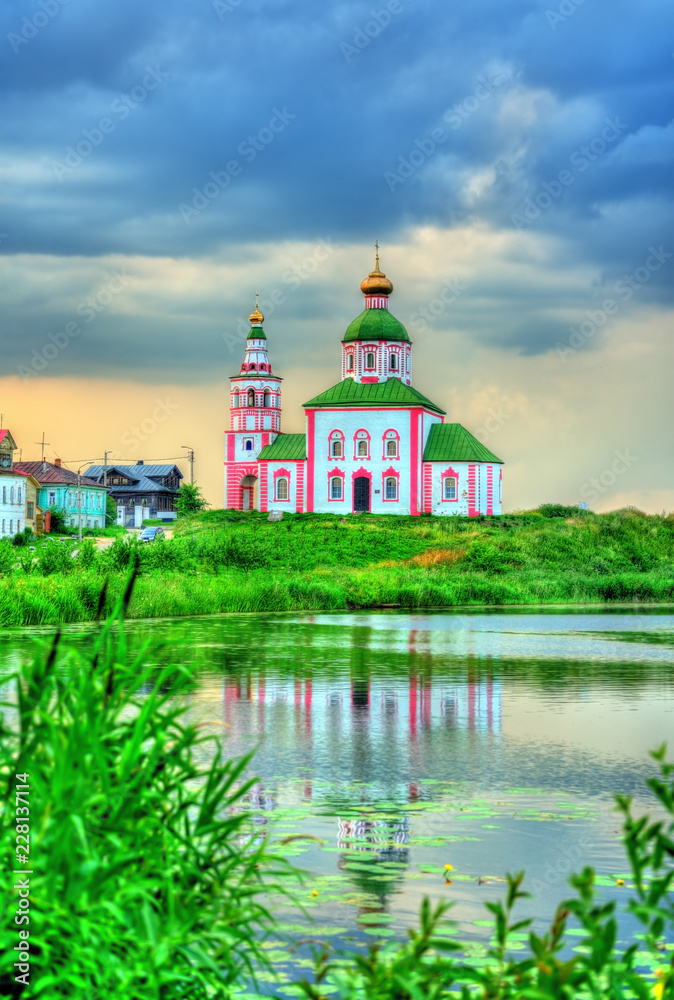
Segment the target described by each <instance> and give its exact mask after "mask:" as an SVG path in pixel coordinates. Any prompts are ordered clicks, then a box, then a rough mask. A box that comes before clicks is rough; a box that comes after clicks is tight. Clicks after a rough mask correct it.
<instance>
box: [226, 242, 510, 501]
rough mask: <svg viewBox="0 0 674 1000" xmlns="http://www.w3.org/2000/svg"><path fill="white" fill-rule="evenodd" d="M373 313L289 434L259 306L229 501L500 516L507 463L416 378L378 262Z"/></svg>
mask: <svg viewBox="0 0 674 1000" xmlns="http://www.w3.org/2000/svg"><path fill="white" fill-rule="evenodd" d="M360 287H361V291H362V292H363V294H364V296H365V308H364V310H363V312H362V313H361V314H360V316H358V317H357V318H356V319H355V320H353V322H352V323H351V324H350V325H349V326H348V328H347V330H346V333H345V334H344V337H343V339H342V350H341V379H340V381H339V382H337V384H336V385H334V386H332V387H331V388H330V389H327V390H326V391H325V392H322V393H319V394H318V395H317V396H314V397H313V398H312V399H310V400H309V401H308V402H306V403H305V404H304V411H305V424H306V429H305V432H304V433H303V434H283V433H282V431H281V382H282V379H281V378H280V377H279V376H278V375H274V374H273V372H272V365H271V361H270V358H269V352H268V348H267V337H266V334H265V332H264V328H263V322H264V317H263V315H262V314H261V312H260V311H259V309H258V307H257V305H256V307H255V311H254V312H253V313H252V314H251V316H250V322H251V329H250V333H249V334H248V338H247V341H246V349H245V354H244V359H243V362H242V364H241V369H240V371H239V373H238V375H234V376H232V378H231V389H230V429H229V430H228V431H226V432H225V506H226V507H228V508H234V509H236V510H252V509H255V510H260V511H271V510H278V511H283V510H285V511H292V512H316V513H324V514H350V513H360V512H365V511H369V512H371V513H377V514H412V515H419V514H422V513H428V514H439V515H452V514H462V515H464V516H469V517H470V516H472V517H474V516H477V515H479V514H500V513H501V502H502V468H503V463H502V461H501V459H500V458H497V457H496V455H494V454H492V452H490V451H489V450H488V449H487V448H486V447H485V446H484V445H483V444H481V442H480V441H478V440H477V438H475V437H473V435H472V434H470V433H469V431H467V430H466V429H465V428H464V427H462V426H461V424H455V423H447V422H446V421H445V411H444V410H443V409H441V407H439V406H437V405H436V404H435V403H433V402H431V400H430V399H427V398H426V397H425V396H423V395H422V394H421V393H420V392H419V391H418V390H417V389H415V388H414V386H413V385H412V342H411V341H410V338H409V336H408V333H407V330H406V329H405V327H404V326H403V325H402V323H400V322H399V321H398V320H397V319H396V318H395V317H394V316H393V315H392V313H391V312H390V310H389V296H390V294H391V292H392V291H393V285H392V283H391V281H390V280H389V279H388V278H387V277H386V275H385V274H384V273H383V272H382V271H381V270H380V267H379V254H377V256H376V259H375V268H374V270H373V271H371V272H370V274H369V275H368V276H367V278H365V280H364V281H363V282H362V283H361V286H360Z"/></svg>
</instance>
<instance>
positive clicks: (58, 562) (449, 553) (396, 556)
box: [0, 505, 674, 625]
mask: <svg viewBox="0 0 674 1000" xmlns="http://www.w3.org/2000/svg"><path fill="white" fill-rule="evenodd" d="M570 514H573V515H577V512H576V511H575V510H574V509H573V508H564V507H561V506H559V505H544V506H543V507H541V508H539V509H538V510H537V511H529V512H525V513H520V514H516V515H504V516H502V517H479V518H460V517H452V518H440V517H430V516H422V517H396V516H393V515H391V516H375V515H360V516H353V515H350V516H347V517H338V516H333V515H318V514H315V515H314V514H294V515H293V514H290V515H285V517H284V519H283V520H282V521H280V522H269V521H268V520H267V515H264V514H258V513H256V512H253V511H251V512H246V513H244V512H240V511H220V510H218V511H207V512H204V513H201V514H198V515H194V516H193V517H190V518H186V519H185V520H183V521H180V522H178V523H177V525H176V530H175V537H174V539H173V540H167V541H163V542H161V543H155V544H150V545H139V544H138V543H135V542H133V543H131V544H129V542H128V540H126V539H118V540H116V541H115V542H114V544H113V545H111V546H110V547H109V548H108V549H107V550H105V551H102V552H98V551H96V549H95V547H94V544H93V543H92V542H85V543H84V545H83V546H82V548H81V549H80V550H78V551H76V552H75V551H68V547H67V546H64V545H62V546H60V551H59V555H58V559H57V558H56V557H55V554H54V551H53V550H54V549H55V544H54V543H51V544H50V543H49V542H44V543H42V547H41V549H40V550H38V551H37V552H36V553H34V554H32V556H29V554H28V553H27V552H25V551H23V550H20V549H16V550H13V547H12V546H11V545H9V544H8V543H7V542H3V543H0V574H2V576H0V624H1V625H22V624H40V623H57V622H65V621H82V620H87V619H89V618H92V617H93V616H94V614H95V612H96V609H97V607H98V603H99V597H100V594H101V591H102V588H103V584H104V581H106V580H107V581H108V590H109V594H108V603H109V601H110V600H111V599H112V597H113V596H115V595H116V594H118V593H119V592H120V591H121V588H122V585H123V581H124V578H125V576H126V573H127V572H128V568H129V566H130V565H131V564H132V563H135V564H136V565H137V566H138V568H139V571H140V578H139V581H138V584H137V586H136V590H135V594H134V597H133V601H132V604H131V607H130V609H129V612H130V617H138V618H144V617H161V616H171V615H187V614H208V613H211V612H219V611H299V610H319V609H331V610H339V609H345V610H346V609H355V608H371V607H381V606H391V605H395V606H401V607H410V608H419V607H432V606H435V607H448V606H458V605H508V604H569V603H605V602H611V601H612V602H662V603H667V602H671V603H674V515H669V516H664V515H662V516H659V515H647V514H643V513H641V512H640V511H636V510H633V509H625V510H620V511H614V512H612V513H608V514H587V515H583V516H582V517H578V516H568V515H570ZM45 549H46V551H45Z"/></svg>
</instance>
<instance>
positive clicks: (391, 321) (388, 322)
mask: <svg viewBox="0 0 674 1000" xmlns="http://www.w3.org/2000/svg"><path fill="white" fill-rule="evenodd" d="M349 340H404V341H406V342H407V343H408V344H409V343H410V338H409V336H408V334H407V330H406V329H405V327H404V326H403V325H402V323H401V322H400V320H398V319H396V318H395V316H392V315H391V313H390V312H389V311H388V309H364V310H363V312H362V313H361V314H360V316H356V318H355V319H354V320H353V322H352V323H349V325H348V326H347V328H346V333H345V334H344V339H343V341H342V343H346V342H347V341H349Z"/></svg>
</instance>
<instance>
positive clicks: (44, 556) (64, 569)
mask: <svg viewBox="0 0 674 1000" xmlns="http://www.w3.org/2000/svg"><path fill="white" fill-rule="evenodd" d="M37 565H38V569H39V571H40V573H42V575H43V576H50V575H51V574H52V573H63V574H65V573H70V572H71V571H72V569H73V558H72V549H71V547H70V545H68V544H66V543H64V542H57V541H55V540H54V539H49V538H48V539H47V540H46V541H45V542H43V544H42V547H41V548H40V549H38V553H37Z"/></svg>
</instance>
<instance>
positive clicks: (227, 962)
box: [0, 580, 274, 1000]
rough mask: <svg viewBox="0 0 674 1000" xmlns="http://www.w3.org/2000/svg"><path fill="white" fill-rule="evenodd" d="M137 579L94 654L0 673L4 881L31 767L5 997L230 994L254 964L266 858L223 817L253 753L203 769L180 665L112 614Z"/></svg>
mask: <svg viewBox="0 0 674 1000" xmlns="http://www.w3.org/2000/svg"><path fill="white" fill-rule="evenodd" d="M132 583H133V580H131V582H130V583H129V585H128V586H127V589H126V592H125V594H124V597H123V599H122V601H121V602H120V604H118V606H117V609H116V612H115V614H114V615H113V616H112V617H111V619H110V620H109V621H108V622H107V623H106V624H105V625H103V626H102V628H101V629H100V632H99V633H98V635H97V637H96V638H95V641H94V643H93V646H92V648H91V650H90V652H89V654H88V655H78V654H76V653H75V652H73V651H72V650H67V649H65V648H64V646H65V643H64V642H63V640H62V638H61V636H60V635H59V634H58V633H57V634H56V636H55V638H54V640H53V642H52V644H51V646H50V647H49V648H47V647H44V648H43V649H41V650H39V651H38V652H37V653H36V655H35V658H34V659H33V661H32V663H29V664H28V665H27V666H24V667H21V668H20V669H19V671H18V672H17V673H16V674H15V675H13V676H12V677H10V678H8V679H7V678H5V679H4V680H5V684H4V691H5V692H6V693H7V692H13V697H11V698H9V699H8V700H6V701H5V702H4V703H3V709H4V714H3V715H0V788H1V791H2V799H1V801H2V813H3V827H2V833H1V834H0V858H1V860H2V868H3V870H4V871H5V872H11V871H12V870H13V869H15V868H17V867H20V866H19V865H17V864H16V859H15V854H14V852H15V850H16V843H15V838H16V829H15V815H14V797H15V784H16V781H15V775H16V774H17V773H23V772H26V773H27V774H28V779H27V781H28V783H29V785H30V827H31V831H30V832H31V839H30V868H31V870H32V874H31V876H30V924H29V925H28V929H29V932H30V938H29V940H30V955H31V976H30V984H29V986H28V987H27V988H24V987H23V986H22V985H21V984H20V983H17V982H16V981H15V978H14V976H15V974H16V971H15V970H14V968H13V962H14V960H15V957H14V956H15V954H16V952H15V951H14V947H15V945H16V944H17V943H18V941H19V937H18V927H17V926H16V925H15V923H14V916H15V913H16V911H17V905H16V904H17V902H18V897H17V896H16V894H13V893H12V892H11V890H10V893H9V894H8V895H9V896H10V897H14V898H8V899H6V900H5V905H4V907H3V913H2V917H1V918H0V995H2V996H3V997H18V996H19V995H21V997H22V998H24V1000H32V998H41V1000H47V998H48V1000H57V998H60V997H64V998H65V997H67V998H70V1000H77V998H80V1000H84V998H89V997H98V996H101V997H106V998H107V1000H122V998H125V1000H128V998H134V1000H146V998H147V1000H150V998H152V1000H158V998H162V1000H173V998H185V997H190V998H196V1000H198V998H202V997H203V998H205V997H209V998H211V997H212V998H226V997H229V996H230V995H231V987H232V984H234V983H238V982H240V981H241V980H242V979H243V977H244V976H248V975H249V974H250V972H251V970H252V968H253V966H254V965H259V964H260V963H262V962H264V952H263V951H262V948H261V944H262V941H263V939H264V929H265V927H266V926H267V924H268V923H269V914H268V913H267V911H266V909H265V906H264V903H263V900H262V893H263V890H264V886H263V882H262V874H263V872H264V871H265V870H266V871H267V872H268V871H269V870H270V869H272V870H273V868H274V860H273V859H272V857H271V856H270V855H268V854H267V853H266V848H265V846H264V845H257V846H256V845H255V843H254V841H253V839H252V836H251V834H252V828H251V827H250V826H249V820H248V816H247V814H246V813H245V812H244V811H241V810H239V811H236V810H235V809H234V808H233V807H238V804H239V803H240V801H241V799H242V796H244V795H245V794H246V792H247V790H248V789H249V788H250V786H251V784H252V782H251V781H245V780H244V771H245V769H246V766H247V764H248V760H249V759H248V757H243V758H236V759H231V760H223V758H222V752H221V749H220V748H219V745H216V746H215V748H214V750H213V754H212V757H211V760H210V762H208V763H205V762H204V761H205V760H207V759H208V753H207V747H206V743H207V742H209V740H208V737H205V736H201V735H199V733H198V730H197V729H196V728H195V727H194V726H191V725H188V724H186V723H185V721H184V719H183V713H184V707H183V706H182V705H181V704H180V702H181V700H182V699H181V697H180V696H181V695H185V694H187V693H188V692H189V691H191V690H192V688H193V683H192V680H191V676H190V674H189V673H188V671H187V670H186V669H184V668H183V667H181V666H179V665H174V664H172V663H170V662H164V663H162V664H161V665H160V666H158V667H150V666H148V644H147V643H146V644H144V645H143V646H141V647H140V648H139V649H138V650H137V651H136V652H131V651H130V649H129V648H128V646H127V643H126V639H125V636H124V633H123V631H122V630H121V628H119V623H118V621H117V619H119V618H120V617H121V616H122V615H123V612H124V610H125V608H126V606H127V605H128V601H129V599H130V595H131V587H132ZM102 606H103V600H101V607H102ZM99 610H100V609H99ZM155 656H156V651H155ZM5 697H6V698H7V694H5Z"/></svg>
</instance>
